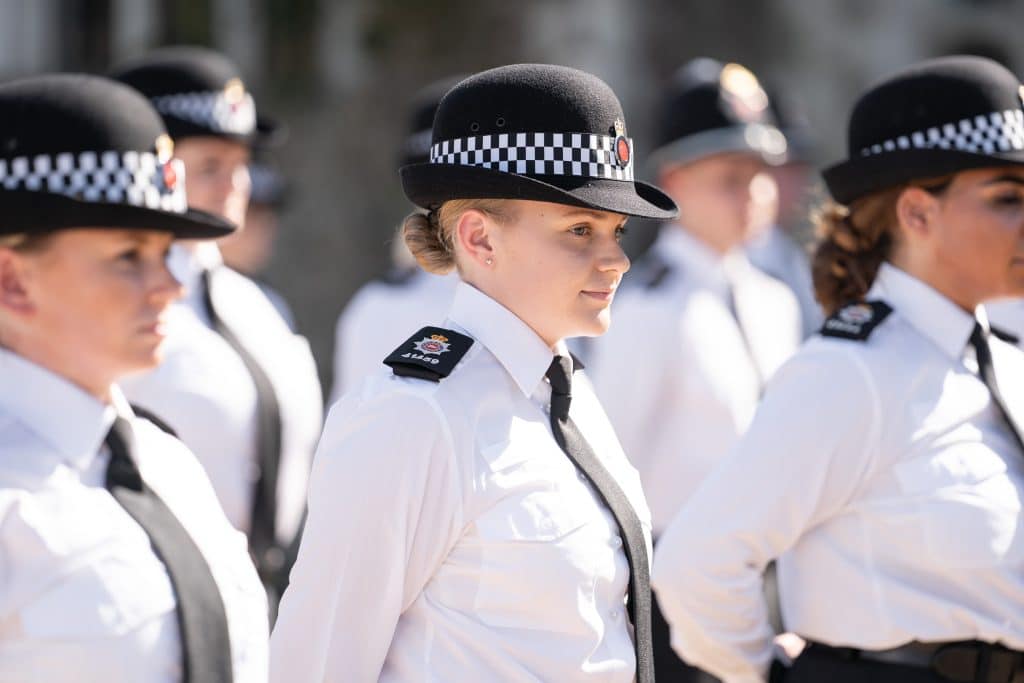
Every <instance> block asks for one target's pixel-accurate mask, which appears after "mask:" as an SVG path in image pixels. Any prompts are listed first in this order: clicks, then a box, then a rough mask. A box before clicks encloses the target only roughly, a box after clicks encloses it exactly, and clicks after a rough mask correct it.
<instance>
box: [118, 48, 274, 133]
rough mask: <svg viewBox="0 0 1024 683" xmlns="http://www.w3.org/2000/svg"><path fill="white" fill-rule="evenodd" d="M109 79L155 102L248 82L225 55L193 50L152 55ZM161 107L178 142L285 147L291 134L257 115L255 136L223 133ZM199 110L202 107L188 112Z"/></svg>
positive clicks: (198, 119)
mask: <svg viewBox="0 0 1024 683" xmlns="http://www.w3.org/2000/svg"><path fill="white" fill-rule="evenodd" d="M110 76H111V78H114V79H116V80H118V81H121V82H122V83H126V84H128V85H130V86H132V87H133V88H135V89H136V90H138V91H139V92H141V93H142V94H143V95H145V96H146V97H148V98H150V99H151V100H155V99H156V98H165V97H168V96H175V95H179V96H180V95H190V94H198V93H209V94H213V93H220V92H223V91H224V90H225V88H226V87H227V86H229V84H232V83H241V81H242V80H243V79H242V77H241V71H240V69H239V68H238V66H237V65H236V64H235V63H234V62H232V61H231V60H230V59H228V58H227V57H226V56H225V55H223V54H221V53H219V52H216V51H214V50H211V49H209V48H205V47H197V46H191V45H178V46H173V47H164V48H159V49H157V50H153V51H151V52H149V53H147V54H145V55H143V56H142V57H139V58H137V59H134V60H132V61H129V62H126V63H124V64H122V65H120V66H118V67H116V68H115V69H114V70H113V71H111V73H110ZM243 88H244V86H243ZM157 108H158V109H159V110H161V115H162V116H163V118H164V123H165V124H166V126H167V131H168V133H169V134H170V135H171V137H172V138H174V139H175V140H180V139H182V138H186V137H200V136H214V137H223V138H227V139H230V140H236V141H239V142H244V143H246V144H249V143H259V144H263V145H273V144H278V143H280V142H282V141H283V138H284V137H285V135H286V131H285V129H284V127H283V126H282V125H281V124H279V123H278V122H276V121H274V120H273V119H270V118H268V117H266V116H264V115H262V114H259V113H257V114H256V121H255V128H254V129H253V130H252V131H250V132H247V133H238V132H229V131H225V130H222V129H219V128H218V127H216V126H215V125H211V123H210V122H209V120H207V119H205V118H204V117H202V116H200V117H194V116H181V115H175V114H174V113H172V112H171V111H170V110H168V109H167V108H164V107H161V106H158V107H157ZM200 110H201V108H200V107H198V106H197V107H196V109H194V110H187V111H200Z"/></svg>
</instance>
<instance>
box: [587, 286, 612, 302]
mask: <svg viewBox="0 0 1024 683" xmlns="http://www.w3.org/2000/svg"><path fill="white" fill-rule="evenodd" d="M580 294H582V295H583V296H586V297H589V298H591V299H596V300H597V301H605V302H609V303H610V302H611V300H612V298H613V297H614V296H615V290H614V289H585V290H583V291H582V292H580Z"/></svg>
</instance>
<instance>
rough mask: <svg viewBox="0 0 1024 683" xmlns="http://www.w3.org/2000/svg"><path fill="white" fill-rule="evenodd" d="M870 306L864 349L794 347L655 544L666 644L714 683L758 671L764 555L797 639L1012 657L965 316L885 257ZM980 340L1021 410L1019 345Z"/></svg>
mask: <svg viewBox="0 0 1024 683" xmlns="http://www.w3.org/2000/svg"><path fill="white" fill-rule="evenodd" d="M873 299H881V300H883V301H885V302H887V303H888V304H889V305H890V306H892V308H893V309H894V312H893V313H892V314H891V315H890V316H889V318H887V319H886V320H884V321H883V322H882V323H881V324H880V325H879V327H878V328H877V329H875V330H874V331H873V332H872V333H871V335H870V337H869V338H868V339H867V340H866V341H851V340H845V339H835V338H825V337H816V338H813V339H811V340H810V341H809V342H808V343H807V344H806V345H805V346H804V347H803V348H802V349H801V350H800V352H799V353H798V354H797V355H796V356H795V357H794V358H793V359H792V360H791V361H790V362H789V363H787V364H786V365H785V366H784V367H783V368H782V369H780V370H779V372H778V373H777V374H776V376H775V378H774V379H773V380H772V382H771V384H770V385H769V387H768V390H767V393H766V394H765V397H764V401H763V403H762V405H761V408H760V409H759V411H758V413H757V417H756V418H755V420H754V423H753V424H752V425H751V427H750V430H749V432H748V433H747V435H746V437H745V438H744V439H743V441H742V442H741V443H740V444H739V446H738V447H737V448H736V450H734V451H733V452H732V453H731V454H730V455H729V457H727V458H726V459H725V461H724V462H723V463H722V464H721V466H719V467H718V468H717V469H716V470H715V472H714V473H713V474H712V475H711V477H709V479H708V480H707V481H706V482H705V484H704V485H703V486H702V487H701V488H700V490H699V491H698V492H697V494H696V495H695V496H694V497H693V498H692V499H691V500H690V501H689V503H687V505H686V506H685V507H684V508H683V509H682V511H681V512H680V513H679V515H678V516H677V517H676V519H675V520H674V521H673V522H672V524H671V525H670V526H669V528H668V529H667V530H666V531H665V533H664V534H663V536H662V537H661V541H660V544H659V546H658V555H657V557H656V558H655V561H654V579H653V581H654V587H655V591H656V593H657V595H658V601H659V603H660V604H661V606H662V609H663V610H664V612H665V614H666V617H667V619H668V621H669V623H670V624H671V626H672V643H673V647H674V648H675V649H676V651H677V652H679V653H680V654H681V655H682V656H683V657H685V658H686V659H687V660H689V661H690V662H693V663H694V664H696V665H698V666H700V667H701V668H703V669H706V670H708V671H710V672H712V673H714V674H716V675H718V676H719V677H721V678H723V679H725V680H726V681H727V682H728V683H732V682H734V681H757V680H760V678H761V676H762V675H763V673H764V671H765V670H766V668H767V666H768V663H769V658H770V651H771V637H772V634H771V631H770V629H769V627H768V621H767V617H766V614H765V606H764V600H763V597H762V593H761V572H762V570H763V569H764V567H765V565H766V564H767V563H768V562H769V561H770V560H772V559H773V558H779V559H778V577H779V590H780V593H781V602H782V613H783V620H784V622H785V625H786V628H787V629H788V630H790V631H793V632H795V633H797V634H799V635H801V636H803V637H805V638H809V639H812V640H815V641H819V642H822V643H825V644H828V645H832V646H838V647H855V648H860V649H868V650H880V649H888V648H894V647H897V646H900V645H902V644H904V643H908V642H910V641H915V640H917V641H924V642H929V641H956V640H974V639H977V640H983V641H987V642H1002V643H1003V644H1005V645H1006V646H1008V647H1011V648H1014V649H1017V650H1022V649H1024V533H1022V520H1024V516H1022V512H1024V505H1022V501H1024V453H1021V451H1020V448H1019V447H1018V446H1017V445H1016V443H1015V441H1014V439H1013V436H1012V433H1011V432H1010V430H1009V428H1008V427H1007V426H1006V424H1005V422H1004V421H1003V419H1002V417H1001V416H1000V414H999V413H998V410H997V408H995V407H994V405H993V403H992V401H991V398H990V396H989V392H988V389H987V388H986V386H985V384H984V383H983V382H982V381H981V380H980V379H979V378H978V377H977V375H976V371H977V366H976V362H975V361H974V357H973V349H971V351H970V352H968V353H965V349H967V348H968V337H969V336H970V333H971V330H972V328H973V326H974V324H975V320H974V318H973V317H972V316H970V315H968V314H967V313H965V312H964V311H962V310H961V309H960V308H958V307H957V306H956V305H955V304H954V303H953V302H951V301H950V300H948V299H946V298H945V297H943V296H942V295H940V294H939V293H938V292H936V291H935V290H933V289H931V288H930V287H928V286H927V285H925V284H924V283H922V282H921V281H919V280H916V279H914V278H913V277H911V276H909V275H907V274H906V273H904V272H902V271H900V270H898V269H896V268H894V267H892V266H890V265H888V264H883V265H882V268H881V269H880V271H879V274H878V278H877V280H876V282H875V285H874V287H873V288H872V290H871V292H870V293H869V295H868V300H873ZM979 318H981V319H983V318H984V310H983V309H979ZM991 346H992V353H993V357H994V365H995V370H996V373H997V377H998V378H999V380H1000V388H1001V389H1002V393H1003V395H1004V397H1005V398H1006V401H1007V403H1008V404H1009V406H1010V407H1011V410H1014V411H1015V413H1016V414H1017V415H1021V414H1022V411H1024V382H1019V381H1011V380H1010V378H1014V377H1016V378H1020V377H1024V355H1022V353H1021V352H1020V351H1019V350H1018V349H1016V348H1015V347H1012V346H1010V345H1008V344H1006V343H1003V342H1000V341H999V340H997V339H992V340H991Z"/></svg>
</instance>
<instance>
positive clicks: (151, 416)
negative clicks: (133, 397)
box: [129, 403, 178, 438]
mask: <svg viewBox="0 0 1024 683" xmlns="http://www.w3.org/2000/svg"><path fill="white" fill-rule="evenodd" d="M129 405H130V406H131V407H132V412H133V413H135V417H141V418H143V419H144V420H149V421H150V422H152V423H153V424H155V425H156V426H157V427H159V428H160V430H161V431H164V432H167V433H168V434H170V435H171V436H173V437H174V438H178V432H176V431H174V427H172V426H171V425H169V424H167V421H166V420H164V419H163V418H162V417H160V416H159V415H157V414H156V413H154V412H153V411H151V410H146V409H145V408H143V407H142V406H137V405H135V404H134V403H130V404H129Z"/></svg>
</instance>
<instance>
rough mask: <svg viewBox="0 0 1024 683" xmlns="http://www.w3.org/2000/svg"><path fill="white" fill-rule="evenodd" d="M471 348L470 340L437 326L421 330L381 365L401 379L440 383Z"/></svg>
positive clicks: (471, 342)
mask: <svg viewBox="0 0 1024 683" xmlns="http://www.w3.org/2000/svg"><path fill="white" fill-rule="evenodd" d="M471 346H473V339H472V337H467V336H466V335H464V334H459V333H458V332H454V331H452V330H445V329H441V328H440V327H424V328H423V329H422V330H420V331H419V332H417V333H416V334H414V335H412V336H411V337H409V338H408V339H407V340H406V341H405V342H403V343H402V345H401V346H399V347H398V348H397V349H395V350H394V351H392V352H391V355H390V356H388V357H387V358H385V359H384V365H389V366H391V369H392V370H393V371H394V373H395V374H396V375H399V376H401V377H418V378H419V379H425V380H429V381H431V382H440V381H441V380H442V379H444V378H445V377H447V376H448V375H450V374H451V372H452V370H454V369H455V366H456V365H458V364H459V361H460V360H462V357H463V356H465V355H466V352H467V351H469V347H471Z"/></svg>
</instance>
